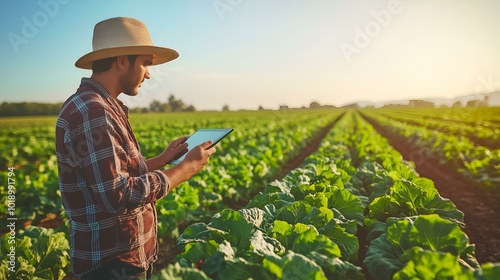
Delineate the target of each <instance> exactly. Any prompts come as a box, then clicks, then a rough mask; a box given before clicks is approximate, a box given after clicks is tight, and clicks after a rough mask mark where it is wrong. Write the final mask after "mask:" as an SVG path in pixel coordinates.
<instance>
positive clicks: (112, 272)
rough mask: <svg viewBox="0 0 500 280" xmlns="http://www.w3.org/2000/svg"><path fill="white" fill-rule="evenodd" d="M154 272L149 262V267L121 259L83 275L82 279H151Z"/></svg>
mask: <svg viewBox="0 0 500 280" xmlns="http://www.w3.org/2000/svg"><path fill="white" fill-rule="evenodd" d="M152 273H153V264H152V263H150V264H149V268H148V269H147V270H144V269H143V268H139V267H135V266H132V265H130V264H126V263H123V262H121V261H119V260H113V261H111V262H109V263H107V264H105V265H104V266H102V267H101V268H98V269H96V270H94V271H92V272H89V273H87V274H85V275H83V276H82V277H80V279H81V280H139V279H140V280H143V279H151V274H152Z"/></svg>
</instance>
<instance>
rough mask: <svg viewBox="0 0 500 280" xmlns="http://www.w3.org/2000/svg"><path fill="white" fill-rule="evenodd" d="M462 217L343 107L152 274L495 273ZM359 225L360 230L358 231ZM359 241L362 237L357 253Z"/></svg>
mask: <svg viewBox="0 0 500 280" xmlns="http://www.w3.org/2000/svg"><path fill="white" fill-rule="evenodd" d="M460 226H463V214H462V213H461V212H460V211H458V210H457V209H456V207H455V206H454V205H453V203H452V202H451V201H449V200H447V199H444V198H442V197H441V196H439V193H438V192H437V190H436V189H435V188H434V186H433V183H432V181H430V180H428V179H425V178H420V177H418V175H417V174H416V173H415V172H414V170H413V169H412V167H411V164H409V163H406V162H403V161H402V159H401V155H400V154H399V153H398V152H397V151H395V150H393V149H392V148H391V147H390V146H389V144H388V143H387V141H386V140H385V139H384V138H382V137H380V136H379V135H377V134H376V132H375V131H374V130H373V128H371V127H370V126H369V125H367V124H366V123H365V122H364V121H363V120H362V119H361V118H360V117H359V116H358V115H352V114H351V115H349V116H347V117H344V118H342V119H341V120H340V121H339V123H338V124H337V125H336V126H335V128H334V129H333V131H332V132H331V133H330V134H329V135H328V136H327V138H326V140H325V141H324V142H323V144H322V146H321V147H320V149H319V151H318V152H317V153H315V154H314V155H312V156H310V157H309V158H308V159H307V161H306V164H305V165H304V166H303V167H301V168H297V169H295V170H293V171H291V172H290V173H289V174H288V175H287V176H285V177H284V178H283V179H282V180H279V181H273V182H271V183H269V184H268V185H267V186H266V188H265V190H264V191H263V192H262V193H259V194H257V195H256V196H255V197H254V198H253V199H252V200H251V201H250V203H249V204H248V205H247V207H245V208H244V209H241V210H239V211H235V210H231V209H224V210H222V211H221V212H219V213H217V214H215V215H214V216H213V217H212V219H211V221H210V222H208V223H196V224H193V225H191V226H189V227H187V228H186V230H185V231H184V232H183V234H181V236H180V237H179V239H178V244H179V246H180V247H181V251H182V252H181V254H179V255H178V256H177V263H176V264H175V265H171V266H169V267H168V268H167V269H164V270H162V271H161V272H160V274H158V275H156V277H157V278H158V279H163V278H165V277H174V276H177V277H182V278H189V279H249V278H252V279H363V278H365V276H367V277H372V278H375V279H391V278H392V276H394V278H395V279H407V278H419V279H444V278H449V277H452V278H453V277H455V276H456V277H462V278H463V279H494V276H497V277H498V275H499V274H498V265H490V264H487V265H483V266H482V267H480V266H479V264H478V263H477V261H475V258H474V246H473V245H471V244H469V243H468V238H467V236H466V235H465V233H463V231H462V230H461V229H460ZM359 229H363V231H364V232H368V234H367V238H366V240H364V239H365V238H364V237H360V236H361V235H360V234H359ZM423 237H429V240H427V239H425V238H423ZM360 238H361V240H360ZM360 241H361V242H362V243H365V242H369V246H368V250H367V252H366V257H365V258H364V259H363V258H362V257H363V256H361V255H359V252H361V251H359V249H360V248H359V247H360ZM360 258H361V259H360ZM361 263H363V264H362V266H365V267H366V268H367V271H365V272H364V273H365V274H363V269H362V268H361V267H360V266H359V265H360V264H361ZM429 265H431V266H429ZM494 273H496V274H495V275H493V274H494Z"/></svg>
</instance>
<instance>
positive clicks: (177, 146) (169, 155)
mask: <svg viewBox="0 0 500 280" xmlns="http://www.w3.org/2000/svg"><path fill="white" fill-rule="evenodd" d="M187 139H188V137H187V136H184V137H181V138H179V139H175V140H174V141H172V142H171V143H170V144H168V146H167V148H166V149H165V150H164V151H163V153H162V154H161V155H160V156H161V157H162V158H164V159H165V164H166V163H169V162H170V161H172V160H173V159H178V158H179V157H181V156H182V155H183V154H185V153H186V152H187V151H188V148H187V147H188V144H187V143H185V142H186V140H187Z"/></svg>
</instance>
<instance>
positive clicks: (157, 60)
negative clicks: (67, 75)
mask: <svg viewBox="0 0 500 280" xmlns="http://www.w3.org/2000/svg"><path fill="white" fill-rule="evenodd" d="M92 47H93V51H92V52H89V53H88V54H86V55H84V56H82V57H80V59H78V60H77V61H76V63H75V66H76V67H78V68H83V69H92V62H93V61H96V60H99V59H103V58H109V57H114V56H119V55H141V54H145V55H153V65H156V64H161V63H165V62H168V61H170V60H173V59H176V58H177V57H178V56H179V54H178V53H177V52H176V51H175V50H172V49H169V48H163V47H157V46H154V45H153V41H152V40H151V36H150V35H149V32H148V29H147V28H146V25H145V24H144V23H143V22H142V21H140V20H137V19H133V18H127V17H116V18H110V19H107V20H103V21H101V22H99V23H97V24H96V25H95V27H94V36H93V37H92Z"/></svg>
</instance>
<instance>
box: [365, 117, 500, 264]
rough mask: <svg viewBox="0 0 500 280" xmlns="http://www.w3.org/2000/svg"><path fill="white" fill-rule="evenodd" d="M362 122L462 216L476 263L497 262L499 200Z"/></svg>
mask: <svg viewBox="0 0 500 280" xmlns="http://www.w3.org/2000/svg"><path fill="white" fill-rule="evenodd" d="M365 119H366V120H367V121H368V122H370V124H372V125H373V127H374V128H375V129H376V130H377V131H378V132H379V133H380V134H381V135H382V136H384V137H385V138H387V139H388V140H389V143H390V144H391V145H392V146H393V147H394V148H395V149H397V150H398V151H399V152H400V153H401V154H402V155H403V158H404V159H405V160H409V161H413V162H414V163H415V166H416V171H417V173H418V174H419V175H420V176H421V177H425V178H429V179H431V180H432V181H434V184H435V186H436V188H437V190H438V191H439V194H440V195H441V196H442V197H444V198H448V199H450V200H451V201H452V202H453V203H454V204H455V205H456V207H457V208H458V210H460V211H462V212H463V213H464V222H465V228H464V229H463V230H464V232H465V233H466V234H467V236H468V237H469V239H470V243H471V244H475V246H476V252H475V253H476V254H475V255H476V259H477V260H478V262H479V263H480V264H483V263H487V262H500V206H499V205H498V201H499V197H498V194H495V193H494V192H492V191H489V190H486V189H483V188H481V187H480V186H477V185H475V184H474V183H472V182H468V181H467V180H466V179H465V178H464V177H463V176H462V175H461V174H459V173H458V172H457V170H456V168H455V167H453V166H450V165H441V164H439V162H438V160H437V159H436V158H433V157H432V156H426V155H424V154H422V153H421V151H420V150H418V149H416V148H414V147H411V146H410V145H409V144H408V143H407V141H406V139H405V138H403V137H401V136H398V135H395V134H393V133H392V132H390V131H389V130H387V129H385V128H384V127H382V126H380V125H379V124H378V123H376V122H374V121H372V120H370V119H369V118H366V117H365Z"/></svg>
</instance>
